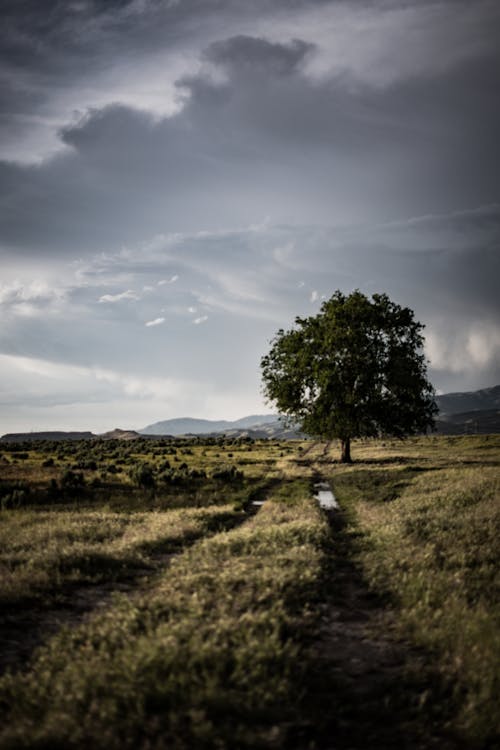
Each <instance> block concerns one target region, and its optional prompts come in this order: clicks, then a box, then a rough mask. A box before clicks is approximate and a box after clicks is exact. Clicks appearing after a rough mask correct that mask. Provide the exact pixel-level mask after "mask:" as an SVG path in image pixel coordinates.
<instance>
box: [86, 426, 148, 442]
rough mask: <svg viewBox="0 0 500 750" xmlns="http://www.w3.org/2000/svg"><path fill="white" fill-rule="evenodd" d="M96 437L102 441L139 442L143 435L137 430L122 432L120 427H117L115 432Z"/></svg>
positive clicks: (111, 431)
mask: <svg viewBox="0 0 500 750" xmlns="http://www.w3.org/2000/svg"><path fill="white" fill-rule="evenodd" d="M94 437H98V438H100V439H101V440H137V438H140V437H142V435H140V434H139V433H138V432H136V431H135V430H120V428H119V427H115V429H114V430H110V431H109V432H103V433H102V434H101V435H94Z"/></svg>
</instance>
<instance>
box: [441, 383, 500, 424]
mask: <svg viewBox="0 0 500 750" xmlns="http://www.w3.org/2000/svg"><path fill="white" fill-rule="evenodd" d="M436 403H437V405H438V406H439V413H440V418H441V417H443V416H444V415H445V414H464V413H465V412H470V411H479V410H481V411H482V410H485V409H500V385H494V386H492V387H491V388H482V389H481V390H479V391H465V392H463V393H461V392H457V393H445V394H443V395H442V396H437V397H436Z"/></svg>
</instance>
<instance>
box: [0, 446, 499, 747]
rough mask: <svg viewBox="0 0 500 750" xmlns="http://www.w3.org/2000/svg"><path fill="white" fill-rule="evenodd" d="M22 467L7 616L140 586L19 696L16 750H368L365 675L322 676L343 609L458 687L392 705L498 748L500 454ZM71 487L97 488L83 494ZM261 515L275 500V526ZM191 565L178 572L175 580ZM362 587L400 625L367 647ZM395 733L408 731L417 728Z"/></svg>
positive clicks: (111, 454) (98, 616)
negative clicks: (142, 469) (327, 509)
mask: <svg viewBox="0 0 500 750" xmlns="http://www.w3.org/2000/svg"><path fill="white" fill-rule="evenodd" d="M1 450H2V454H3V456H2V457H0V473H1V479H0V497H3V498H4V499H5V498H7V500H5V502H4V507H5V509H4V510H3V511H1V512H0V550H1V557H0V560H1V568H0V570H1V576H2V578H1V582H2V594H1V597H2V598H1V599H0V604H3V605H4V608H5V609H7V610H8V611H9V612H12V613H14V612H15V611H16V609H19V607H20V606H21V605H23V607H25V608H27V610H28V611H29V607H30V606H31V605H33V606H34V607H35V608H36V607H38V606H39V604H40V603H43V604H44V606H47V607H49V608H50V607H51V606H52V605H53V604H54V602H57V600H58V597H59V596H61V595H65V593H66V594H67V593H68V592H71V591H72V590H73V589H75V590H78V587H82V586H90V587H91V586H93V585H95V584H97V583H100V582H107V581H113V580H114V581H120V580H123V579H130V578H131V577H134V576H136V577H137V579H135V578H134V580H136V583H135V584H134V588H133V590H131V591H130V592H129V593H128V594H127V595H125V594H120V595H118V594H116V595H115V596H114V598H113V599H112V600H111V601H109V602H108V604H107V605H106V608H105V609H104V611H99V612H98V611H97V610H96V612H95V613H94V614H93V615H92V616H91V617H90V618H87V619H85V620H83V621H81V618H80V621H78V618H76V622H77V624H76V625H74V626H73V627H72V628H71V629H69V628H62V629H61V630H60V631H59V632H58V633H57V634H56V635H55V636H50V637H47V638H46V639H45V642H44V644H43V645H42V647H41V648H40V649H39V650H38V651H37V652H36V653H35V654H34V656H33V658H32V660H31V661H30V662H26V663H24V665H23V669H22V671H17V672H15V673H8V674H6V675H4V677H3V678H1V679H0V710H1V711H2V713H3V715H4V716H3V721H2V724H1V726H2V729H1V730H0V748H9V749H13V748H39V749H41V748H47V750H48V748H51V750H52V749H54V750H58V749H60V750H62V748H68V747H74V748H85V747H89V746H95V747H96V748H100V747H108V748H110V750H112V749H113V748H122V747H123V748H127V747H131V748H143V749H144V750H146V748H147V749H148V750H149V749H150V748H151V750H152V749H153V748H154V749H155V750H160V749H161V748H167V747H168V748H172V749H173V750H187V749H188V748H189V749H190V748H201V750H203V748H207V750H208V748H213V749H214V750H225V748H274V749H275V750H282V749H284V748H287V750H289V749H290V748H298V747H301V748H304V747H310V748H315V749H316V748H321V747H327V746H330V744H335V742H336V741H337V739H338V741H339V742H340V743H341V744H339V745H338V746H339V747H341V748H344V747H345V748H347V747H351V745H350V744H349V736H347V737H346V736H345V735H344V739H342V738H341V737H340V738H336V737H335V736H334V735H333V736H332V737H333V739H330V738H329V735H328V732H329V731H330V730H331V731H334V729H335V726H336V724H335V721H336V719H335V717H336V716H337V717H340V719H339V721H343V720H344V718H345V717H348V718H349V721H353V720H355V721H357V722H358V724H359V727H360V729H359V731H358V734H357V735H356V736H357V737H358V739H359V738H360V737H361V735H362V728H363V726H364V724H363V721H364V719H363V716H362V711H363V703H362V702H361V703H359V704H357V703H355V702H352V701H354V697H353V695H350V694H349V690H351V687H348V686H349V685H350V684H351V683H349V678H348V676H347V677H346V678H345V679H344V678H342V679H340V677H339V678H337V677H335V675H334V674H333V673H332V675H321V674H320V675H318V674H317V670H318V667H321V665H323V664H328V663H329V662H328V659H326V661H322V659H321V658H317V656H315V645H318V644H319V645H321V644H329V646H328V648H330V649H333V652H332V653H331V654H330V656H329V658H330V659H331V663H332V664H337V665H339V664H343V663H344V662H343V661H342V658H341V657H342V654H335V653H334V649H335V648H338V646H335V643H336V642H337V641H335V638H333V639H332V638H331V637H330V635H331V634H329V627H330V626H329V624H328V623H331V622H334V623H335V622H336V620H335V618H334V619H333V620H332V619H331V618H332V612H333V613H334V612H335V611H337V610H335V607H336V606H340V604H339V602H338V601H336V597H337V598H338V597H340V596H342V595H343V593H342V592H344V594H347V600H346V601H345V602H344V604H343V605H342V606H343V607H344V610H343V612H344V615H346V619H345V622H347V623H348V622H351V621H353V622H354V621H356V622H357V625H356V627H359V628H361V629H362V633H361V636H360V638H361V640H360V643H361V644H362V643H364V642H365V641H367V642H368V646H367V653H368V652H369V651H370V648H371V647H370V643H372V642H373V643H375V644H376V643H382V642H384V639H389V640H390V639H393V640H394V644H397V643H398V642H400V643H403V644H404V648H405V649H406V652H405V653H407V657H408V664H407V666H408V669H409V670H410V671H411V669H414V667H415V664H417V665H419V664H422V665H423V667H425V669H424V678H423V679H424V682H425V680H427V675H428V674H429V675H431V673H432V674H434V672H435V671H436V670H437V672H438V674H437V677H436V679H437V678H439V685H440V687H439V690H436V689H434V685H433V683H432V680H431V679H430V678H429V684H428V685H427V687H426V686H425V685H423V686H422V684H421V683H419V685H418V686H417V687H415V688H414V687H412V680H411V679H409V680H408V681H407V682H404V681H403V682H400V681H398V680H394V679H393V682H392V683H391V675H390V674H389V682H388V683H387V687H388V690H392V693H391V695H385V699H386V700H388V699H389V698H390V699H391V700H392V698H395V699H396V698H397V692H398V690H399V689H400V686H401V685H403V689H405V690H406V689H407V690H413V689H414V690H415V691H416V692H415V695H414V696H411V700H412V701H413V703H414V704H415V702H416V704H417V706H418V711H417V713H416V714H415V715H412V716H413V718H412V719H411V721H416V722H420V724H421V725H422V726H423V725H425V723H426V722H427V721H428V717H429V716H430V715H432V716H438V717H439V721H441V722H442V726H440V728H439V731H440V732H445V733H448V735H449V736H451V737H454V738H455V739H454V742H455V745H452V746H453V747H461V748H477V749H478V750H479V749H481V750H482V749H483V748H493V747H495V746H496V745H495V743H496V742H497V741H498V731H499V711H498V704H499V694H500V670H499V666H498V665H500V606H499V602H500V596H499V593H500V592H499V588H500V581H499V574H498V538H499V532H500V502H499V489H500V487H499V471H498V468H499V463H500V438H499V437H498V436H469V437H463V438H462V437H450V438H448V437H427V438H414V439H411V440H407V441H404V442H402V441H396V440H385V441H358V442H356V443H355V445H354V446H353V456H354V458H355V460H356V463H355V464H353V465H352V466H343V465H340V464H339V463H338V461H337V460H338V446H337V445H336V444H324V443H319V442H314V443H312V442H309V443H308V442H295V443H273V442H270V443H267V442H264V441H256V442H250V441H230V442H226V443H225V442H223V441H217V440H213V439H206V440H193V441H182V440H173V441H164V440H160V441H146V440H143V441H136V442H131V443H127V444H122V443H119V442H118V441H110V442H109V443H106V444H102V443H97V444H89V443H86V444H83V443H82V444H64V445H60V444H59V445H56V444H43V445H36V446H33V445H30V446H29V449H28V448H27V447H26V446H21V447H19V446H17V447H14V448H13V449H12V450H11V449H10V448H9V447H8V446H2V449H1ZM20 453H22V454H24V455H25V456H26V454H27V457H24V458H19V457H16V456H19V454H20ZM50 459H52V461H50ZM47 462H48V463H47ZM166 462H168V464H169V467H170V468H169V467H167V466H166ZM137 464H146V465H147V466H149V467H150V470H151V475H152V477H153V484H152V485H151V486H150V487H140V486H137V484H134V481H133V478H132V477H133V468H134V466H136V465H137ZM182 465H184V468H182V469H180V467H181V466H182ZM112 467H114V468H112ZM231 467H234V468H235V472H236V473H235V472H232V473H231V472H228V471H226V470H227V469H228V468H231ZM171 470H172V472H173V473H170V471H171ZM221 470H222V475H221V476H219V478H217V477H216V476H214V474H220V472H221ZM67 471H72V472H74V473H78V472H81V473H82V476H83V484H82V485H81V486H74V487H72V486H64V484H63V477H64V475H65V472H67ZM237 472H243V475H242V476H241V475H239V474H238V473H237ZM319 476H321V477H324V478H329V479H330V480H331V482H332V485H333V488H334V491H335V494H336V496H337V498H338V500H339V501H340V503H341V506H342V509H343V510H342V517H343V525H342V529H340V527H338V528H336V529H335V528H334V530H333V532H332V530H331V528H330V527H329V525H328V523H327V521H326V518H325V516H324V515H323V514H322V513H321V512H320V511H319V509H318V508H317V506H316V504H315V502H314V501H313V500H312V498H311V489H312V483H313V482H314V481H315V480H316V479H317V478H318V477H319ZM96 480H97V481H96ZM54 483H55V485H56V488H57V492H56V493H55V494H52V495H51V492H53V490H54V487H53V485H54ZM16 492H17V494H16ZM20 493H21V494H20ZM255 500H266V502H265V504H264V505H263V506H262V507H261V508H260V510H259V512H258V513H257V514H253V513H252V512H251V507H252V506H251V503H252V501H255ZM16 504H17V505H18V506H19V507H13V506H15V505H16ZM172 552H174V553H176V556H175V557H173V558H172V559H171V560H170V564H169V565H168V566H163V567H162V566H161V565H160V566H158V565H156V563H155V560H156V559H157V558H161V555H164V554H167V555H168V554H170V553H172ZM148 570H150V571H151V575H150V576H149V580H148V583H147V585H143V582H142V578H140V575H142V574H143V573H144V572H145V571H146V572H147V571H148ZM336 577H337V578H338V580H337V579H336ZM354 579H356V580H354ZM353 581H354V583H353ZM353 586H354V587H356V586H358V588H360V590H361V589H363V591H361V594H362V597H364V596H365V593H366V592H365V588H366V591H368V588H367V587H368V586H369V587H370V591H371V593H372V594H374V595H375V596H374V599H373V602H376V603H373V602H372V603H371V604H370V607H378V609H377V612H378V614H380V617H379V616H378V614H377V617H375V618H374V619H373V622H371V623H370V624H367V625H366V628H367V630H366V631H365V630H364V629H363V628H365V625H362V624H360V620H359V618H358V620H356V613H355V612H354V619H349V617H350V613H349V611H348V610H349V607H351V609H352V608H354V609H355V607H356V606H357V605H354V604H352V603H349V591H350V590H351V589H352V587H353ZM363 592H365V593H363ZM358 593H359V592H358ZM368 593H370V592H368ZM361 594H360V596H361ZM362 597H361V599H359V597H358V599H359V601H361V600H362ZM363 601H365V599H363ZM34 611H35V610H34ZM367 611H368V610H367ZM351 614H352V613H351ZM361 619H362V618H361ZM0 624H1V623H0ZM370 628H371V630H370ZM325 629H326V630H325ZM347 635H348V634H347ZM321 639H326V640H321ZM377 639H378V640H377ZM381 639H382V640H381ZM347 640H348V639H347ZM347 640H346V639H344V640H343V641H342V642H343V643H344V644H345V643H347ZM353 643H355V640H354V641H353ZM318 647H319V646H318ZM398 647H399V646H398ZM320 650H321V649H320ZM347 661H348V659H347V657H346V660H345V663H346V664H347ZM432 679H434V678H432ZM436 684H437V683H436ZM374 685H375V687H374V690H375V693H376V684H375V683H374ZM346 686H347V687H346ZM359 687H360V690H362V688H363V686H359ZM354 689H356V690H357V686H355V687H354ZM358 692H359V691H358ZM375 693H374V695H373V696H372V698H371V700H372V702H371V704H370V705H371V709H370V710H372V717H371V719H370V721H371V722H372V724H371V725H370V726H372V728H373V727H374V726H375V724H376V721H377V705H378V704H377V701H380V700H382V698H381V697H380V696H379V695H378V694H376V695H375ZM360 694H361V693H360ZM358 697H359V696H358ZM436 701H441V702H442V704H443V705H442V706H440V707H439V709H440V710H439V711H437V712H436V711H435V710H434V709H435V707H433V706H432V705H431V704H432V703H433V702H436ZM315 702H316V704H317V705H316V706H315V705H314V703H315ZM394 705H398V704H397V700H396V702H395V704H394ZM358 709H359V712H361V713H359V712H358ZM419 711H421V713H419ZM357 712H358V713H357ZM382 715H383V714H382V713H381V714H380V716H382ZM384 715H386V714H384ZM343 717H344V718H343ZM353 717H354V719H353ZM373 717H375V718H373ZM415 717H416V718H415ZM381 720H382V719H381ZM394 721H401V722H402V724H401V726H402V727H403V729H404V728H405V726H406V725H405V724H404V721H406V719H405V718H404V717H399V716H395V717H394ZM445 721H446V726H445V725H444V723H443V722H445ZM373 722H375V724H373ZM338 726H340V725H338ZM332 727H333V729H332ZM327 730H328V732H327ZM410 730H411V726H410V725H408V732H410ZM347 734H348V733H347ZM438 734H439V733H438ZM415 736H416V735H415ZM422 736H423V735H422ZM356 741H357V740H354V742H355V743H356ZM411 741H412V740H411V737H410V739H409V740H408V743H409V744H408V746H409V747H410V746H412V745H411ZM342 742H344V744H342ZM360 742H361V740H360ZM367 742H368V740H367ZM368 744H369V743H368ZM361 746H363V747H364V745H362V744H360V743H358V744H354V747H361ZM415 746H417V745H416V744H415ZM418 746H419V747H420V746H421V747H422V748H424V747H426V745H425V744H422V745H418ZM435 746H436V745H429V747H435ZM372 747H374V748H377V750H382V748H383V750H385V745H377V744H376V742H375V744H373V743H372Z"/></svg>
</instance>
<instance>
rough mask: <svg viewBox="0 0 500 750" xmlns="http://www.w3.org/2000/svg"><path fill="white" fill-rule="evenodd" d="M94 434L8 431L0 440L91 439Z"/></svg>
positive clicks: (14, 441)
mask: <svg viewBox="0 0 500 750" xmlns="http://www.w3.org/2000/svg"><path fill="white" fill-rule="evenodd" d="M95 437H96V436H95V435H94V434H93V433H92V432H62V431H60V430H58V431H55V432H9V433H7V434H6V435H2V437H1V438H0V440H3V441H4V442H6V443H7V442H9V443H23V442H25V441H26V440H91V439H92V438H95Z"/></svg>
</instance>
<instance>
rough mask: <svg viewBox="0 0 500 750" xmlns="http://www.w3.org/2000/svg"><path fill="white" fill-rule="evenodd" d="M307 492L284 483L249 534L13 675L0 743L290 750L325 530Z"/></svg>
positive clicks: (238, 532) (218, 538)
mask: <svg viewBox="0 0 500 750" xmlns="http://www.w3.org/2000/svg"><path fill="white" fill-rule="evenodd" d="M306 494H307V486H304V484H303V483H302V484H301V483H296V484H295V485H290V486H289V487H288V488H286V489H282V490H281V493H280V494H279V495H278V496H277V497H276V498H275V499H273V500H271V501H270V502H268V503H267V504H266V505H265V506H263V508H262V510H261V511H260V513H259V514H258V515H257V516H254V517H253V518H252V519H251V520H250V521H249V522H248V523H247V524H245V525H244V526H242V527H240V528H238V529H235V530H233V531H230V532H223V533H220V534H216V535H215V536H213V537H211V538H210V539H205V540H202V541H200V542H198V543H196V544H195V545H193V547H191V548H190V549H189V550H188V551H186V552H185V553H184V554H183V555H181V556H180V557H178V558H177V559H176V560H175V561H174V562H173V563H172V566H171V568H170V570H169V571H168V572H167V573H166V574H165V575H164V576H163V577H162V578H161V580H159V581H158V583H157V586H156V588H155V589H154V590H152V591H150V592H149V593H148V594H147V595H144V596H143V597H142V598H139V599H136V600H134V601H133V602H132V601H131V600H130V599H127V598H121V599H117V600H115V604H114V606H113V608H112V609H111V610H109V611H108V612H107V613H106V614H105V615H104V616H100V617H97V618H95V619H94V620H92V621H91V622H90V623H88V624H86V625H84V626H81V627H80V628H78V629H77V630H73V631H69V630H65V631H63V632H62V633H60V635H59V636H57V637H56V638H55V639H54V640H53V641H52V642H51V643H49V644H48V646H47V647H46V648H45V649H43V650H42V651H41V652H40V653H39V655H38V658H37V660H36V661H35V662H34V664H33V666H32V669H31V670H30V672H28V673H26V674H18V675H15V676H9V675H8V676H7V677H4V678H3V681H2V682H1V684H0V702H1V703H2V704H3V705H4V706H5V707H7V709H8V715H7V721H6V723H5V724H4V727H5V729H4V731H3V732H2V734H1V735H0V746H1V747H19V748H21V747H26V748H28V747H29V748H48V747H51V748H63V747H70V746H71V747H73V746H77V747H87V746H90V745H93V746H95V747H110V748H113V747H116V748H122V747H171V748H192V747H196V748H204V747H217V748H234V747H238V748H258V747H270V746H277V747H284V746H286V735H287V726H288V724H289V723H290V722H291V721H292V720H293V717H294V712H295V709H296V707H297V705H298V703H299V702H300V700H301V688H300V687H299V686H300V675H301V666H300V660H299V659H298V658H297V657H298V655H299V652H300V643H301V637H303V634H302V633H301V623H304V622H305V621H306V620H307V618H305V616H304V611H305V609H307V606H308V602H309V601H310V599H311V595H312V592H313V591H314V590H315V588H316V587H317V584H318V580H319V578H320V573H321V565H322V554H323V553H322V552H321V548H322V544H323V541H324V539H325V536H326V535H327V534H328V527H327V524H326V521H325V519H324V518H323V517H322V516H321V515H320V512H319V510H318V509H317V508H316V507H315V505H314V503H313V502H312V501H311V500H310V499H307V497H306V499H304V496H305V495H306ZM303 628H304V625H302V629H303ZM278 717H279V722H278V721H277V720H278Z"/></svg>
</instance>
